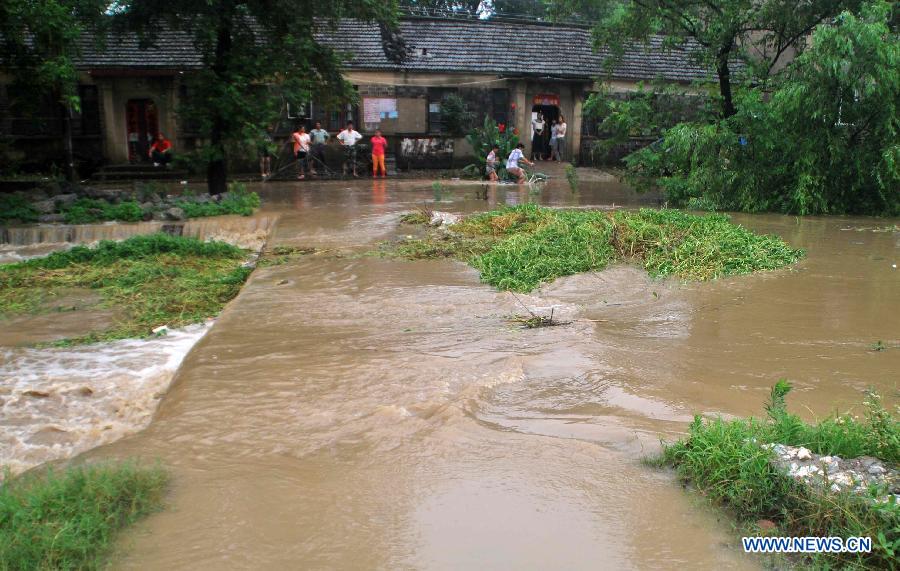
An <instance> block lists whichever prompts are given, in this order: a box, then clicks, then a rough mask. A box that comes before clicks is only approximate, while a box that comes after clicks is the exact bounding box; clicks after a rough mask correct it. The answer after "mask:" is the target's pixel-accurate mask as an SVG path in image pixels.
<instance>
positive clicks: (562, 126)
mask: <svg viewBox="0 0 900 571" xmlns="http://www.w3.org/2000/svg"><path fill="white" fill-rule="evenodd" d="M565 154H566V118H565V117H563V116H562V115H560V116H559V121H557V123H556V160H558V161H559V162H562V161H564V160H565V158H564V157H565Z"/></svg>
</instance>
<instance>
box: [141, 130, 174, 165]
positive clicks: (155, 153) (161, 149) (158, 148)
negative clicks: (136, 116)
mask: <svg viewBox="0 0 900 571" xmlns="http://www.w3.org/2000/svg"><path fill="white" fill-rule="evenodd" d="M147 154H148V155H149V157H150V160H152V161H153V166H155V167H158V166H159V165H165V166H168V165H169V162H170V161H171V160H172V142H171V141H170V140H168V139H166V136H165V135H163V134H162V133H157V134H156V140H155V141H153V144H152V145H150V151H149V152H148V153H147Z"/></svg>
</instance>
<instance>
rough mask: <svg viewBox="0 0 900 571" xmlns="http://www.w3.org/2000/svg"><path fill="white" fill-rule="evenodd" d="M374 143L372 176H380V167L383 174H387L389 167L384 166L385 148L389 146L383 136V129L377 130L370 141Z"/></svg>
mask: <svg viewBox="0 0 900 571" xmlns="http://www.w3.org/2000/svg"><path fill="white" fill-rule="evenodd" d="M370 143H371V144H372V176H373V177H375V176H378V169H379V168H380V169H381V176H383V177H385V176H387V169H385V168H384V149H385V147H387V139H385V138H384V137H382V136H381V131H375V136H374V137H372V140H371V141H370Z"/></svg>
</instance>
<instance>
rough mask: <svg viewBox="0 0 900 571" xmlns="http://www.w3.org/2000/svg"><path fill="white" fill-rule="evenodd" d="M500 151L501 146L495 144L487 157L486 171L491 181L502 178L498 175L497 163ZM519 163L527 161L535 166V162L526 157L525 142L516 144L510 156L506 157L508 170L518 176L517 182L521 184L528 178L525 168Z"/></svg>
mask: <svg viewBox="0 0 900 571" xmlns="http://www.w3.org/2000/svg"><path fill="white" fill-rule="evenodd" d="M498 152H500V147H499V146H497V145H493V146H492V147H491V152H490V153H488V156H487V159H486V161H485V164H486V167H485V169H486V171H487V175H488V178H489V179H490V180H491V182H497V181H499V180H500V177H499V176H498V175H497V164H498V163H499V162H500V158H499V157H498V156H497V153H498ZM519 163H525V164H526V165H528V166H532V167H533V166H534V163H533V162H531V161H529V160H528V159H526V158H525V145H524V143H519V144H518V145H516V148H515V149H513V150H512V152H511V153H509V157H507V158H506V172H508V173H509V174H510V176H513V177H515V178H516V182H518V183H519V184H524V183H525V181H526V180H527V177H526V176H525V170H524V169H523V168H522V167H521V166H519Z"/></svg>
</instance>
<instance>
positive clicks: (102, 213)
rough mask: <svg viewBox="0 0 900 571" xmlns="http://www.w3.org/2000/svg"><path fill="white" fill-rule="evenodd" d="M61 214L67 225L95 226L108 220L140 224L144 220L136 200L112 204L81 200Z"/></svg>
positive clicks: (64, 208) (103, 201) (87, 199)
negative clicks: (94, 224) (96, 223)
mask: <svg viewBox="0 0 900 571" xmlns="http://www.w3.org/2000/svg"><path fill="white" fill-rule="evenodd" d="M60 212H61V213H62V214H63V216H65V222H66V224H93V223H95V222H105V221H107V220H118V221H120V222H138V221H140V220H143V219H144V211H143V210H142V209H141V205H140V203H138V202H136V201H134V200H126V201H124V202H120V203H118V204H110V203H109V202H107V201H105V200H98V199H95V198H79V199H78V200H76V201H75V202H73V203H72V204H71V205H69V206H66V207H63V208H62V209H61V211H60Z"/></svg>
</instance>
